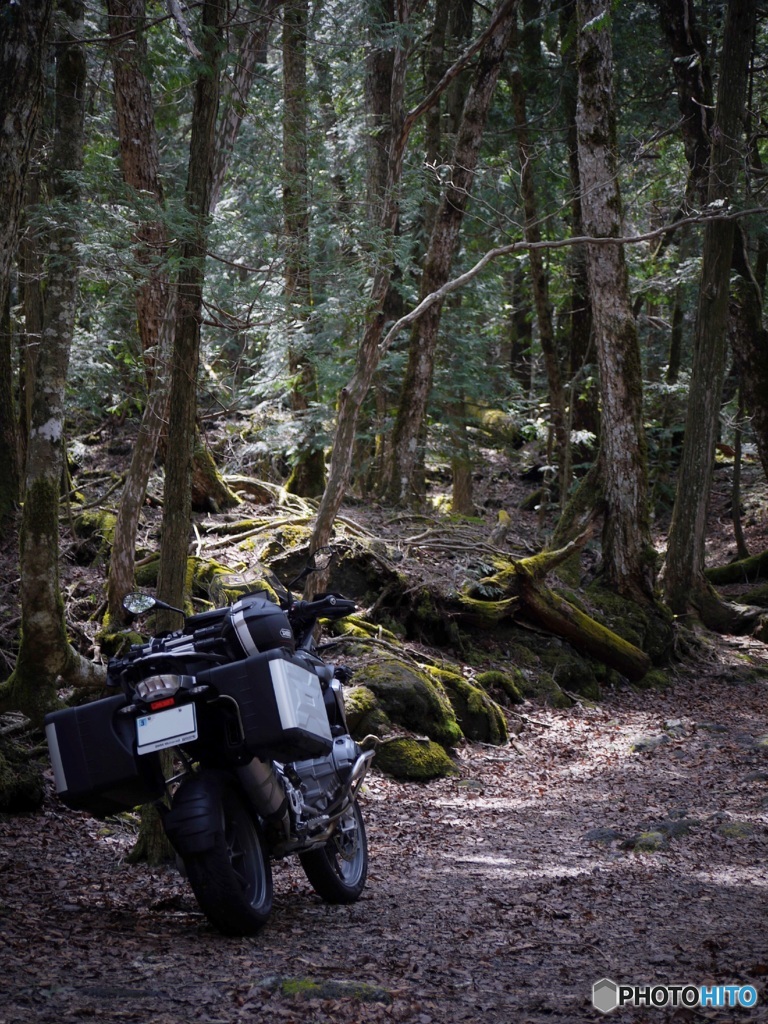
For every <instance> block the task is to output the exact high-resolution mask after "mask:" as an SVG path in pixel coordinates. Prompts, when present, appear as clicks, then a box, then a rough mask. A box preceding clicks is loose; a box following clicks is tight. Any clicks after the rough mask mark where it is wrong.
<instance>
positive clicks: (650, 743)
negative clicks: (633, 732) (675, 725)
mask: <svg viewBox="0 0 768 1024" xmlns="http://www.w3.org/2000/svg"><path fill="white" fill-rule="evenodd" d="M665 743H669V736H644V737H643V738H642V739H639V740H638V741H637V742H636V743H633V744H632V750H633V752H634V753H636V754H645V753H647V752H648V751H649V750H655V749H656V748H657V747H661V746H663V745H664V744H665Z"/></svg>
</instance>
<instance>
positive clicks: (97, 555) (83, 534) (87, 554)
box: [73, 509, 117, 565]
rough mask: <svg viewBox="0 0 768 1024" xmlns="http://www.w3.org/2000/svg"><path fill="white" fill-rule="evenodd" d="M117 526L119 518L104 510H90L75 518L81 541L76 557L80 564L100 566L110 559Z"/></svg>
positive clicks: (76, 529)
mask: <svg viewBox="0 0 768 1024" xmlns="http://www.w3.org/2000/svg"><path fill="white" fill-rule="evenodd" d="M116 524H117V516H116V515H115V514H114V513H113V512H106V511H104V509H89V510H87V511H84V512H80V513H79V514H78V515H76V516H75V518H74V520H73V528H74V532H75V536H76V537H77V538H78V541H79V543H78V545H77V549H76V555H77V560H78V562H80V564H82V565H92V564H99V563H100V562H103V561H104V560H105V559H107V558H108V557H109V552H110V550H111V548H112V542H113V541H114V539H115V526H116Z"/></svg>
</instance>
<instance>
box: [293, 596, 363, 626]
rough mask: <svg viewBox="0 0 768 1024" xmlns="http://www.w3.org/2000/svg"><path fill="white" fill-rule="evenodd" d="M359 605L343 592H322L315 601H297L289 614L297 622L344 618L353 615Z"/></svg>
mask: <svg viewBox="0 0 768 1024" xmlns="http://www.w3.org/2000/svg"><path fill="white" fill-rule="evenodd" d="M356 608H357V605H356V604H355V602H354V601H350V600H349V598H347V597H342V596H341V594H320V595H319V596H318V597H316V598H315V599H314V601H296V602H294V604H293V605H292V606H291V609H290V612H289V615H290V617H291V618H292V619H294V620H295V621H296V622H310V621H312V620H313V619H343V618H345V617H346V616H347V615H351V614H352V613H353V612H354V611H355V609H356Z"/></svg>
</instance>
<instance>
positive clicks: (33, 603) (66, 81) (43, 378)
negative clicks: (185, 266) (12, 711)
mask: <svg viewBox="0 0 768 1024" xmlns="http://www.w3.org/2000/svg"><path fill="white" fill-rule="evenodd" d="M83 17H84V5H83V3H82V0H62V2H61V3H60V5H59V23H58V24H59V33H58V43H59V45H58V46H57V50H56V55H57V64H56V124H55V134H54V143H53V151H52V155H51V193H52V196H53V198H54V200H55V201H56V204H57V205H56V225H55V227H54V228H53V230H52V231H51V237H50V253H49V263H48V279H47V288H46V311H45V312H46V316H45V323H44V328H43V338H42V344H41V347H40V354H39V360H38V369H37V375H36V379H35V391H34V400H33V404H32V423H31V430H30V437H29V445H28V451H27V467H26V488H25V500H24V510H23V515H22V525H21V550H20V563H19V564H20V575H21V643H20V647H19V657H18V661H17V663H16V667H15V669H14V672H13V673H12V675H11V677H10V678H9V679H8V680H7V681H6V683H5V684H4V685H3V686H2V687H0V709H8V708H16V709H18V710H20V711H23V712H24V713H25V714H27V715H29V717H30V718H31V719H32V720H33V721H35V722H36V723H39V722H40V721H41V719H42V716H43V714H44V713H45V712H46V711H48V710H50V709H51V708H53V707H55V705H56V703H57V697H56V688H57V684H58V681H59V677H63V678H64V679H65V680H66V681H67V682H68V683H75V684H79V685H89V684H90V685H94V684H95V683H96V682H98V681H99V680H100V679H101V678H102V677H103V671H102V672H100V671H99V669H98V668H97V667H96V666H93V665H91V664H90V663H89V662H87V661H86V660H85V659H83V658H81V657H80V656H79V655H77V654H76V653H75V651H74V650H73V649H72V647H71V646H70V644H69V643H68V640H67V635H66V627H65V622H64V603H63V600H62V596H61V590H60V587H59V493H60V486H61V477H62V471H63V468H64V460H65V445H64V392H65V386H66V379H67V370H68V367H69V353H70V348H71V344H72V334H73V330H74V324H75V313H76V303H77V277H78V265H79V257H78V253H77V245H78V240H79V228H78V222H79V203H80V192H79V185H78V175H79V172H80V170H81V169H82V164H83V116H84V110H85V93H86V90H85V77H86V69H85V50H84V47H83V42H82V39H83Z"/></svg>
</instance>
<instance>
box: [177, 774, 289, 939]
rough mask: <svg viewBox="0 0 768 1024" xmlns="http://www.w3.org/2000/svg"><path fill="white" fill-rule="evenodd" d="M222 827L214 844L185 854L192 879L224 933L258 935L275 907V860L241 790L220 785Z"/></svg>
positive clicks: (210, 916) (207, 911) (211, 917)
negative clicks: (209, 848)
mask: <svg viewBox="0 0 768 1024" xmlns="http://www.w3.org/2000/svg"><path fill="white" fill-rule="evenodd" d="M217 795H218V800H219V810H220V814H221V831H220V832H219V834H218V835H217V836H216V842H215V845H214V847H213V849H211V850H208V851H206V852H205V853H196V854H189V855H187V857H185V859H184V866H185V867H186V870H187V877H188V878H189V884H190V885H191V886H192V891H193V892H194V894H195V898H196V900H197V902H198V904H199V906H200V909H201V910H202V911H203V913H204V914H205V916H206V917H207V918H208V920H209V921H210V922H211V924H213V925H214V926H215V927H216V928H217V929H218V930H219V931H220V932H222V933H223V934H224V935H254V934H255V933H256V932H258V931H259V929H260V928H261V927H262V926H263V925H264V924H265V923H266V921H267V919H268V918H269V915H270V913H271V911H272V865H271V864H270V861H269V856H268V855H267V853H266V847H265V844H264V837H263V835H262V832H261V827H260V826H259V824H258V822H257V821H256V820H255V818H254V816H253V815H252V814H251V812H250V810H249V809H248V807H247V806H246V804H245V803H244V801H243V798H242V797H241V796H240V794H239V793H238V792H237V790H236V789H235V788H234V787H233V786H230V785H227V784H223V783H219V784H218V794H217Z"/></svg>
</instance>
